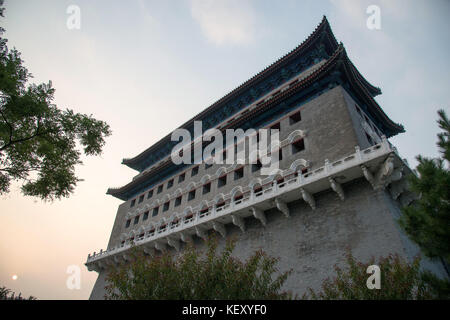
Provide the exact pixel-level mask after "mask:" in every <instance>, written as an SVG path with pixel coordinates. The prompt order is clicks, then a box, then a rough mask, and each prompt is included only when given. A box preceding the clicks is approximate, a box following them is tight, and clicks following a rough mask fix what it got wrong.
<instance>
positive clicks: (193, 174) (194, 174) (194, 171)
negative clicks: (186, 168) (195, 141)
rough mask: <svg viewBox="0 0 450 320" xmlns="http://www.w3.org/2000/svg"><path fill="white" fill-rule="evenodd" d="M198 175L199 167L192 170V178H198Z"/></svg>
mask: <svg viewBox="0 0 450 320" xmlns="http://www.w3.org/2000/svg"><path fill="white" fill-rule="evenodd" d="M197 174H198V166H196V167H194V168H192V173H191V177H193V176H196V175H197Z"/></svg>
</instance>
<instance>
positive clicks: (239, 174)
mask: <svg viewBox="0 0 450 320" xmlns="http://www.w3.org/2000/svg"><path fill="white" fill-rule="evenodd" d="M242 177H244V167H241V168H239V169H237V170H235V171H234V180H238V179H241V178H242Z"/></svg>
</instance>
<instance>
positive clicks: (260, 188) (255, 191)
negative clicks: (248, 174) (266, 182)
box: [253, 186, 263, 193]
mask: <svg viewBox="0 0 450 320" xmlns="http://www.w3.org/2000/svg"><path fill="white" fill-rule="evenodd" d="M262 190H263V189H262V187H261V186H260V187H256V188H255V189H254V190H253V192H254V193H258V192H261V191H262Z"/></svg>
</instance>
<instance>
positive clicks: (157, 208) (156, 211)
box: [152, 207, 159, 217]
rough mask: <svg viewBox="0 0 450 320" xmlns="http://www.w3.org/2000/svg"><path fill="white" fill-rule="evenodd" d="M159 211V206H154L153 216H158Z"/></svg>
mask: <svg viewBox="0 0 450 320" xmlns="http://www.w3.org/2000/svg"><path fill="white" fill-rule="evenodd" d="M158 211H159V207H154V208H153V213H152V217H156V216H157V215H158Z"/></svg>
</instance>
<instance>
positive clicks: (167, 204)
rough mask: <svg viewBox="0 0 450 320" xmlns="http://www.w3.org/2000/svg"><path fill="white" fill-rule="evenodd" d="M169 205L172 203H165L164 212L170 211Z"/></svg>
mask: <svg viewBox="0 0 450 320" xmlns="http://www.w3.org/2000/svg"><path fill="white" fill-rule="evenodd" d="M169 205H170V201H167V202H166V203H164V206H163V212H166V211H167V210H169Z"/></svg>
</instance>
